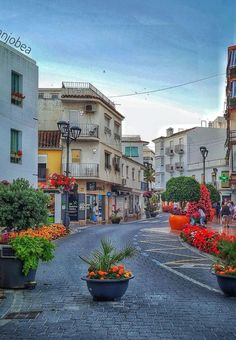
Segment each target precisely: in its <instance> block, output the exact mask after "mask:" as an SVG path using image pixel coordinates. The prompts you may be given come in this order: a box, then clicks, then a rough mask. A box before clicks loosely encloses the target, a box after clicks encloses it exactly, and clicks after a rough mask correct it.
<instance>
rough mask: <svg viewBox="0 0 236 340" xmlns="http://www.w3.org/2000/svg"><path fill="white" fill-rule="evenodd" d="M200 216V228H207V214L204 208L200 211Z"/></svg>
mask: <svg viewBox="0 0 236 340" xmlns="http://www.w3.org/2000/svg"><path fill="white" fill-rule="evenodd" d="M198 212H199V215H200V226H201V227H205V224H206V214H205V212H204V210H203V209H202V208H199V209H198Z"/></svg>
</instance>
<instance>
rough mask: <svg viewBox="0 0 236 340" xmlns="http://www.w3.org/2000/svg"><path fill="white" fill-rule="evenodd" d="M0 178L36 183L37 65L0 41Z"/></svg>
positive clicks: (34, 184) (35, 184)
mask: <svg viewBox="0 0 236 340" xmlns="http://www.w3.org/2000/svg"><path fill="white" fill-rule="evenodd" d="M0 60H1V63H0V74H1V86H0V135H1V138H2V147H1V152H0V180H8V181H12V180H13V179H16V178H18V177H23V178H25V179H27V180H29V182H30V183H31V185H33V186H35V187H36V186H37V180H38V179H37V150H38V124H37V121H38V111H37V96H38V67H37V65H36V62H35V61H34V60H32V59H30V58H29V57H27V56H25V55H24V54H22V53H20V52H18V51H16V50H15V49H13V48H12V47H10V46H8V45H6V44H4V43H2V42H0Z"/></svg>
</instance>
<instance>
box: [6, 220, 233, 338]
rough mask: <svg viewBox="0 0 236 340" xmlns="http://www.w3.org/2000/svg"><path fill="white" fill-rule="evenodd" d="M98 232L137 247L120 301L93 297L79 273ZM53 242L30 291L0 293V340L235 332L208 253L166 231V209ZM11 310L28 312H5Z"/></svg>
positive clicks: (196, 335) (230, 306)
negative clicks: (0, 299) (150, 216)
mask: <svg viewBox="0 0 236 340" xmlns="http://www.w3.org/2000/svg"><path fill="white" fill-rule="evenodd" d="M101 238H109V239H111V240H113V241H114V242H115V243H116V245H117V247H122V246H123V245H124V244H125V243H127V242H130V243H132V244H134V245H135V246H136V247H137V249H138V250H139V253H138V256H137V257H136V258H134V259H131V260H129V261H127V262H126V264H127V268H128V269H130V270H132V271H133V273H134V275H135V278H134V279H133V280H131V281H130V284H129V288H128V290H127V292H126V295H125V296H124V297H123V299H122V300H121V301H119V302H93V300H92V298H91V296H90V294H89V292H88V290H87V287H86V284H85V283H84V282H83V281H81V279H80V277H81V276H82V275H84V274H85V273H86V269H87V266H86V265H85V264H84V263H82V262H81V260H80V259H79V255H80V254H81V255H86V254H88V253H90V251H91V250H93V249H95V248H97V247H98V246H99V240H100V239H101ZM56 244H57V250H56V256H55V259H54V260H53V261H52V262H50V263H48V264H41V265H40V267H39V269H38V272H37V277H36V279H37V283H38V284H37V287H36V289H34V290H25V291H21V290H19V291H15V292H14V293H12V292H10V291H7V292H6V293H7V299H5V300H4V301H3V302H2V304H1V309H0V310H1V314H2V313H3V312H5V317H3V318H2V319H1V320H0V326H1V327H0V334H1V336H0V338H1V339H2V340H3V339H7V340H9V339H10V340H13V339H59V338H63V339H148V340H150V339H153V340H154V339H210V340H212V339H234V338H236V323H235V315H236V305H235V299H234V298H226V297H225V296H224V295H222V293H221V292H220V291H219V289H218V286H217V284H216V279H215V277H214V276H213V275H211V273H210V265H211V260H210V258H208V257H206V256H204V255H202V254H199V253H198V252H195V251H192V250H190V249H189V248H187V247H185V245H183V244H182V243H181V242H180V241H179V238H178V235H175V234H170V233H169V232H168V223H167V215H165V214H163V215H162V216H159V217H157V218H156V219H155V220H153V219H150V220H148V221H137V222H133V223H129V224H126V225H104V226H100V225H99V226H92V227H88V228H84V229H83V230H82V231H81V232H79V233H77V234H73V235H70V236H68V237H65V238H62V239H60V240H58V241H56ZM16 312H18V313H26V312H27V313H29V314H27V313H26V314H21V315H20V317H21V318H20V319H14V318H13V317H14V315H12V316H11V315H9V314H10V313H16ZM32 312H35V313H32ZM30 313H31V314H30ZM7 315H8V317H9V318H7ZM24 315H25V319H23V317H24Z"/></svg>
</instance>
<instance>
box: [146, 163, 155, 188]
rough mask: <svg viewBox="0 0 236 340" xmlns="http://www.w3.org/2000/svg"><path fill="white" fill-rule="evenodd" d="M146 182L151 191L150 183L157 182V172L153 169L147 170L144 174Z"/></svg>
mask: <svg viewBox="0 0 236 340" xmlns="http://www.w3.org/2000/svg"><path fill="white" fill-rule="evenodd" d="M143 177H144V180H145V182H146V183H147V184H148V190H149V183H153V182H155V170H154V169H153V168H146V169H145V170H144V174H143Z"/></svg>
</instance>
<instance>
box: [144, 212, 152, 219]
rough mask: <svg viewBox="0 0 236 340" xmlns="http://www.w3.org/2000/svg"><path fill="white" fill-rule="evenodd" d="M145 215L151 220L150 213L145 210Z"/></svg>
mask: <svg viewBox="0 0 236 340" xmlns="http://www.w3.org/2000/svg"><path fill="white" fill-rule="evenodd" d="M145 215H146V218H150V217H151V213H150V211H147V210H145Z"/></svg>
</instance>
